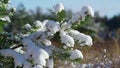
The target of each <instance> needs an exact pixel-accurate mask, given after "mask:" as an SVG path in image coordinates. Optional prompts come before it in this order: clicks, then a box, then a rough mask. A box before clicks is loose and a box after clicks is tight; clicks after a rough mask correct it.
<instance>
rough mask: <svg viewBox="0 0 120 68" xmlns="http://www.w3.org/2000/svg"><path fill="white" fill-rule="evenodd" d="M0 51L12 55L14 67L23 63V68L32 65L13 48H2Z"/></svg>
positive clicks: (5, 54) (28, 67) (29, 67)
mask: <svg viewBox="0 0 120 68" xmlns="http://www.w3.org/2000/svg"><path fill="white" fill-rule="evenodd" d="M0 53H1V54H2V55H4V56H10V57H13V58H14V62H15V68H16V67H17V66H20V67H22V65H23V68H31V67H32V66H31V64H30V63H29V62H28V61H26V59H25V58H24V56H23V55H22V54H19V53H17V52H16V51H14V50H11V49H3V50H0Z"/></svg>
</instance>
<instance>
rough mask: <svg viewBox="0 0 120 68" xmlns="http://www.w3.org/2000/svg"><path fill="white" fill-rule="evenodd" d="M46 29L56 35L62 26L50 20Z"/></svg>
mask: <svg viewBox="0 0 120 68" xmlns="http://www.w3.org/2000/svg"><path fill="white" fill-rule="evenodd" d="M46 29H47V30H48V31H49V32H51V34H55V33H56V32H57V31H59V30H60V24H59V23H58V22H55V21H53V20H48V21H47V23H46Z"/></svg>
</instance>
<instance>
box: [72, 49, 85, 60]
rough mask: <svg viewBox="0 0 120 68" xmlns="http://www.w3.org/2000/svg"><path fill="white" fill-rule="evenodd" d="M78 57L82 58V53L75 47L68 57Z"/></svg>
mask: <svg viewBox="0 0 120 68" xmlns="http://www.w3.org/2000/svg"><path fill="white" fill-rule="evenodd" d="M78 58H81V59H83V54H82V52H81V51H80V50H78V49H75V50H73V51H72V52H71V56H70V59H72V60H74V59H78Z"/></svg>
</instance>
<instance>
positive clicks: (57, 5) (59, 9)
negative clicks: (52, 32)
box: [54, 3, 64, 13]
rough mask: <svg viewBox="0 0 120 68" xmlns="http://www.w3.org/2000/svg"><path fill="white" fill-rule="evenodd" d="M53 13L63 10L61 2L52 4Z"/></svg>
mask: <svg viewBox="0 0 120 68" xmlns="http://www.w3.org/2000/svg"><path fill="white" fill-rule="evenodd" d="M54 10H55V13H59V12H61V11H62V10H64V5H63V4H62V3H58V4H56V5H55V6H54Z"/></svg>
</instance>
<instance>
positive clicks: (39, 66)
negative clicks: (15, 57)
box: [33, 65, 43, 68]
mask: <svg viewBox="0 0 120 68" xmlns="http://www.w3.org/2000/svg"><path fill="white" fill-rule="evenodd" d="M33 68H43V66H41V65H36V66H34V67H33Z"/></svg>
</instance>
